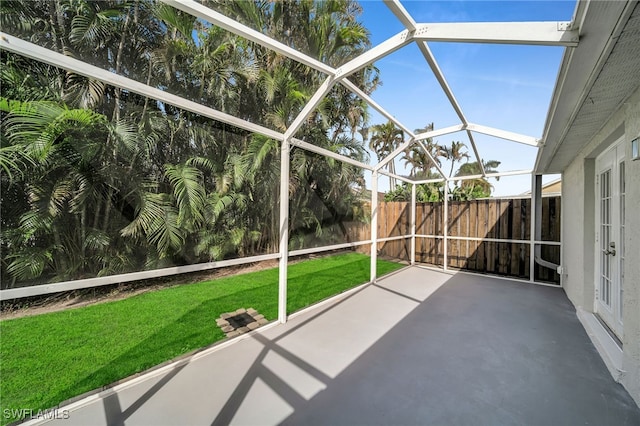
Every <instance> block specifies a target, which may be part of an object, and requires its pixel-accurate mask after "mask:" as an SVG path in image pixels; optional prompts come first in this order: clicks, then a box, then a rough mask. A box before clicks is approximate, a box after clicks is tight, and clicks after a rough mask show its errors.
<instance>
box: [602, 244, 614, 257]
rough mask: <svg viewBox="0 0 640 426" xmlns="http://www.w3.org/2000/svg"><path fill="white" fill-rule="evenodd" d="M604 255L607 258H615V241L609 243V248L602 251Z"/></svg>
mask: <svg viewBox="0 0 640 426" xmlns="http://www.w3.org/2000/svg"><path fill="white" fill-rule="evenodd" d="M604 254H606V255H607V256H609V255H611V256H615V255H616V243H615V241H611V242H610V243H609V248H608V249H606V250H605V251H604Z"/></svg>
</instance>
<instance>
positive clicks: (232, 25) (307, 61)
mask: <svg viewBox="0 0 640 426" xmlns="http://www.w3.org/2000/svg"><path fill="white" fill-rule="evenodd" d="M160 1H161V2H163V3H165V4H167V5H169V6H171V7H174V8H176V9H178V10H181V11H183V12H186V13H188V14H189V15H192V16H195V17H197V18H200V19H202V20H204V21H207V22H209V23H210V24H214V25H216V26H218V27H220V28H223V29H225V30H227V31H229V32H232V33H233V34H236V35H239V36H241V37H243V38H246V39H247V40H250V41H253V42H254V43H258V44H259V45H261V46H264V47H266V48H268V49H271V50H273V51H275V52H278V53H280V54H281V55H283V56H286V57H287V58H289V59H293V60H295V61H297V62H300V63H302V64H304V65H307V66H309V67H311V68H313V69H315V70H318V71H321V72H323V73H325V74H328V75H335V70H334V69H333V68H332V67H331V66H329V65H327V64H325V63H324V62H321V61H319V60H317V59H315V58H312V57H311V56H309V55H305V54H304V53H301V52H299V51H297V50H295V49H293V48H291V47H289V46H287V45H286V44H284V43H280V42H279V41H276V40H274V39H272V38H271V37H268V36H266V35H265V34H263V33H261V32H259V31H256V30H254V29H253V28H250V27H247V26H246V25H243V24H241V23H239V22H236V21H234V20H233V19H231V18H228V17H226V16H224V15H223V14H221V13H219V12H216V11H214V10H212V9H210V8H208V7H206V6H203V5H202V4H200V3H197V2H195V1H193V0H160Z"/></svg>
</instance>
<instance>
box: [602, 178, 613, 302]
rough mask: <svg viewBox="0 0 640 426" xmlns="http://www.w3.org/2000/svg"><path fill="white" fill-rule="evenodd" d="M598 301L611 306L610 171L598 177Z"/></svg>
mask: <svg viewBox="0 0 640 426" xmlns="http://www.w3.org/2000/svg"><path fill="white" fill-rule="evenodd" d="M600 197H601V198H600V250H601V254H600V274H601V277H600V293H601V295H600V300H601V301H602V302H603V303H604V304H605V305H607V306H610V304H611V264H610V262H611V257H610V256H609V255H608V254H607V249H608V248H609V243H610V242H611V170H607V171H605V172H603V173H602V174H601V175H600Z"/></svg>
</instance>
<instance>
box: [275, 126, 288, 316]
mask: <svg viewBox="0 0 640 426" xmlns="http://www.w3.org/2000/svg"><path fill="white" fill-rule="evenodd" d="M290 150H291V145H290V144H289V139H288V138H285V139H284V140H283V141H282V144H281V147H280V262H279V266H278V272H279V274H278V322H280V323H282V324H284V323H285V322H287V267H288V263H289V168H290V164H289V153H290Z"/></svg>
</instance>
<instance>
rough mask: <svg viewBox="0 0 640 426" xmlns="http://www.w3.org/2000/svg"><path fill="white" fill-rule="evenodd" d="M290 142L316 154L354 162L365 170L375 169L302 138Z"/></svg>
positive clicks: (353, 163)
mask: <svg viewBox="0 0 640 426" xmlns="http://www.w3.org/2000/svg"><path fill="white" fill-rule="evenodd" d="M289 143H290V144H291V146H297V147H298V148H301V149H304V150H306V151H311V152H315V153H316V154H320V155H323V156H325V157H329V158H333V159H335V160H338V161H342V162H343V163H348V164H352V165H354V166H357V167H360V168H363V169H365V170H373V166H371V165H370V164H365V163H362V162H360V161H358V160H354V159H353V158H350V157H346V156H344V155H341V154H338V153H336V152H333V151H329V150H328V149H325V148H321V147H319V146H316V145H313V144H310V143H309V142H305V141H303V140H300V139H296V138H291V140H290V141H289Z"/></svg>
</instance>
